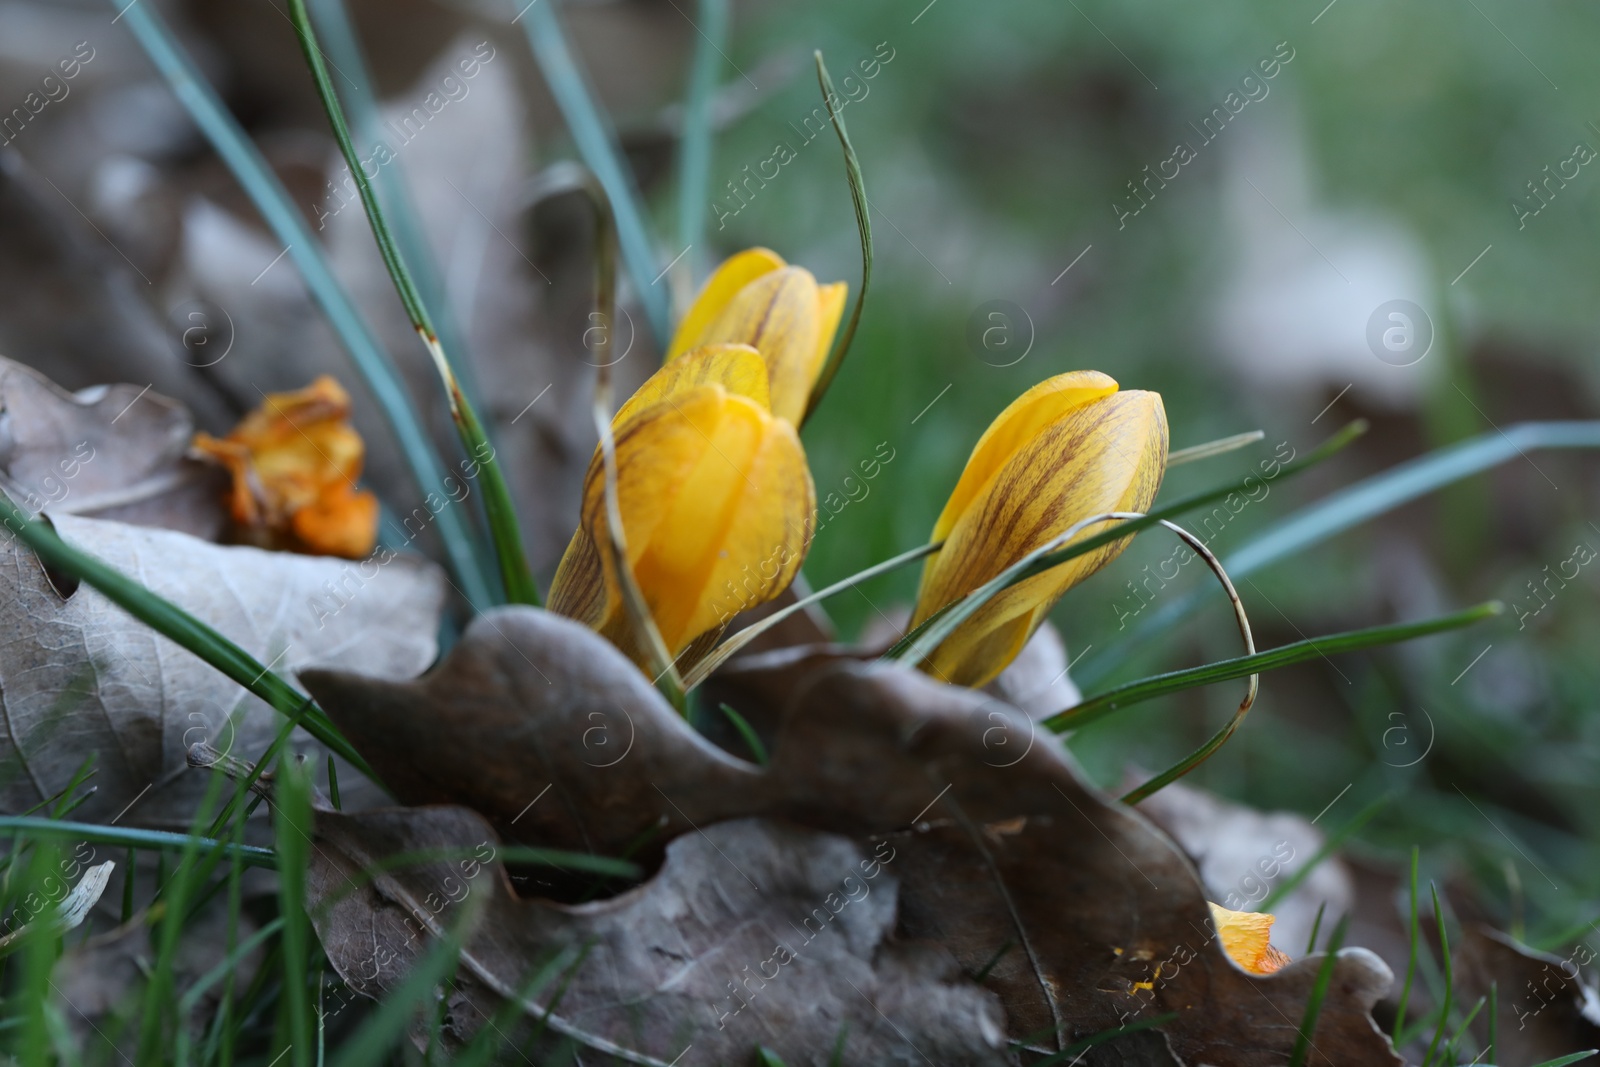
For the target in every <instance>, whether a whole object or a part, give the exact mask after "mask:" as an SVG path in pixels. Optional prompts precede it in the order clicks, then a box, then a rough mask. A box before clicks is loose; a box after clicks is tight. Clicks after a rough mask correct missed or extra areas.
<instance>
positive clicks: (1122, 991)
mask: <svg viewBox="0 0 1600 1067" xmlns="http://www.w3.org/2000/svg"><path fill="white" fill-rule="evenodd" d="M790 651H791V654H790V655H788V656H787V657H784V656H781V655H779V654H769V655H768V656H766V657H756V660H757V661H759V662H758V663H757V664H755V665H752V664H748V663H747V664H743V665H740V666H739V667H738V668H737V669H730V670H728V671H727V672H726V673H727V675H728V682H729V684H728V685H725V686H722V687H720V691H721V692H722V693H732V692H735V691H736V690H737V691H738V692H742V693H743V694H744V695H743V696H742V697H736V699H742V700H748V701H758V700H759V701H762V702H764V703H767V704H768V705H770V706H776V707H779V708H781V710H782V714H781V717H780V720H779V726H778V730H777V734H776V739H775V743H774V745H773V748H772V762H771V764H770V766H768V767H767V768H765V769H762V768H758V767H756V766H754V765H751V764H747V763H744V762H742V761H740V760H737V759H735V758H733V757H731V756H729V755H727V754H726V753H723V752H721V751H720V750H718V749H715V748H714V747H712V746H711V745H710V744H708V743H707V742H706V741H705V740H704V739H702V738H701V737H699V736H698V735H697V734H695V733H694V732H693V731H692V730H691V729H690V728H689V727H688V726H687V724H685V723H684V722H683V720H682V719H681V718H679V717H678V716H677V715H676V714H675V713H674V712H673V711H672V709H671V708H670V707H668V706H667V704H666V703H665V702H664V701H663V700H662V699H661V698H660V697H659V696H658V695H657V694H656V693H655V692H654V690H652V689H651V688H650V686H649V683H648V682H647V681H646V679H644V678H643V677H642V676H641V675H639V674H638V672H637V671H635V670H633V669H632V668H631V667H630V666H629V665H628V663H627V661H626V660H625V659H623V658H622V656H621V655H620V653H618V652H617V651H616V650H615V649H613V648H611V647H610V646H609V645H607V644H606V643H605V642H604V641H602V640H601V639H599V638H598V637H596V636H595V635H594V634H592V633H591V632H589V631H588V630H586V629H584V628H582V627H580V626H578V625H576V624H574V623H572V622H570V621H568V620H565V619H561V618H557V617H555V616H552V615H549V614H548V613H545V612H542V611H538V610H534V609H525V608H511V609H500V610H497V611H493V612H489V613H487V614H485V615H483V616H480V617H479V618H478V619H476V620H475V621H474V622H473V623H472V625H471V626H470V627H469V628H468V630H467V632H466V634H465V636H464V637H463V639H462V641H461V643H460V644H458V645H457V646H456V647H455V648H454V649H453V650H452V651H451V652H450V654H449V655H447V656H446V657H444V659H443V660H441V662H440V664H439V665H438V666H437V667H436V668H435V669H434V670H433V671H431V672H430V673H429V674H427V675H425V676H424V677H422V678H420V679H418V680H416V681H409V682H394V681H384V680H379V679H375V678H363V677H359V676H356V675H352V674H346V673H335V672H330V671H311V672H304V673H303V675H302V677H303V679H304V681H305V683H306V685H307V687H308V688H309V689H311V691H312V692H313V693H314V694H315V695H316V696H317V697H318V699H319V700H320V701H321V702H322V704H323V706H324V707H325V708H326V709H327V710H328V712H329V714H330V715H331V716H332V717H333V718H334V720H335V721H336V722H337V723H338V724H339V726H340V728H341V729H342V730H344V732H345V734H346V736H347V737H349V738H350V740H351V741H352V742H353V743H354V744H355V746H356V747H357V748H358V749H359V750H361V751H362V753H363V754H364V755H365V756H367V758H368V759H370V760H371V761H372V763H373V765H374V767H375V768H376V769H377V770H378V772H379V773H380V774H382V775H383V776H384V778H385V780H386V781H387V782H388V783H389V784H390V785H391V786H392V787H393V788H394V789H395V790H396V793H397V795H398V796H399V797H400V798H401V799H402V800H403V801H405V802H408V803H429V802H438V801H456V802H460V803H465V804H468V805H469V806H471V807H473V808H475V809H476V810H478V811H480V812H481V813H483V814H484V815H486V816H487V817H488V818H489V819H490V820H491V822H494V823H495V824H497V825H498V826H499V827H500V828H501V829H502V830H503V831H504V832H506V833H507V835H508V836H512V837H515V838H516V839H518V840H520V841H523V842H527V843H530V844H547V845H560V846H563V847H570V848H582V849H590V850H593V851H595V852H598V853H602V854H611V855H616V854H620V853H621V852H622V851H623V849H624V848H625V847H626V846H627V844H628V842H630V841H632V840H634V839H635V838H636V837H638V836H639V835H640V834H641V833H644V832H645V831H648V830H652V829H655V830H658V831H659V832H660V833H661V835H662V836H663V837H665V838H667V839H676V838H678V837H680V836H681V835H684V834H690V833H696V832H697V831H703V830H705V829H707V828H709V827H710V826H712V825H714V824H717V823H719V822H722V821H725V820H731V819H740V818H745V817H751V816H756V817H765V818H778V819H784V820H787V821H790V822H793V823H797V824H799V825H802V826H805V827H808V828H810V829H814V830H821V831H825V832H829V833H837V834H842V835H846V836H849V837H851V838H853V839H855V840H857V841H858V842H862V843H863V847H867V846H868V845H869V844H870V845H873V847H875V846H876V843H879V842H882V841H887V842H888V843H889V844H890V846H891V847H892V848H893V849H894V850H895V854H896V859H895V862H894V871H895V873H896V875H897V876H898V877H899V880H900V916H899V927H898V929H899V932H900V933H901V934H902V935H904V936H908V937H911V938H915V939H919V940H928V941H934V942H937V943H939V944H941V945H943V946H944V947H945V948H947V949H948V950H949V951H950V952H952V953H953V954H954V955H955V957H956V959H957V960H958V961H959V962H960V963H961V965H962V967H963V968H964V969H965V970H966V971H967V972H968V973H969V974H976V973H978V972H980V971H981V970H982V969H983V968H985V967H986V966H987V965H990V964H991V963H993V966H992V969H990V970H989V971H988V973H987V976H986V978H985V980H984V985H985V986H986V987H987V988H989V989H990V990H993V991H994V992H996V993H998V994H999V995H1000V998H1001V1002H1002V1003H1003V1004H1004V1005H1005V1008H1006V1012H1007V1016H1008V1030H1009V1033H1010V1035H1011V1037H1012V1038H1013V1039H1027V1040H1029V1041H1030V1042H1032V1043H1034V1047H1038V1048H1047V1049H1052V1050H1054V1049H1056V1048H1058V1047H1060V1046H1064V1045H1065V1044H1067V1043H1069V1042H1070V1041H1072V1040H1075V1039H1081V1038H1083V1037H1085V1036H1088V1035H1091V1034H1095V1033H1099V1032H1102V1031H1105V1030H1107V1029H1111V1028H1114V1027H1116V1026H1118V1025H1122V1024H1126V1023H1128V1022H1131V1021H1135V1020H1139V1019H1148V1018H1152V1017H1154V1016H1156V1015H1160V1014H1163V1013H1166V1012H1169V1011H1170V1012H1176V1013H1177V1018H1176V1019H1175V1020H1174V1021H1173V1022H1171V1023H1170V1024H1167V1025H1166V1026H1165V1027H1164V1028H1163V1029H1164V1032H1165V1033H1166V1035H1167V1037H1168V1039H1169V1040H1170V1042H1171V1044H1172V1047H1173V1049H1174V1051H1175V1052H1176V1054H1177V1055H1178V1056H1179V1057H1181V1058H1183V1059H1184V1060H1187V1061H1190V1062H1196V1063H1209V1064H1214V1065H1216V1067H1258V1065H1259V1067H1268V1065H1271V1067H1278V1065H1281V1064H1282V1063H1283V1061H1284V1060H1285V1058H1286V1057H1287V1055H1288V1053H1289V1050H1290V1049H1291V1047H1292V1046H1293V1044H1294V1041H1295V1036H1296V1028H1297V1026H1298V1024H1299V1022H1300V1019H1301V1017H1302V1013H1303V1010H1304V1006H1305V1003H1306V1000H1307V998H1308V996H1309V993H1310V989H1311V986H1312V984H1313V982H1314V980H1315V977H1316V971H1317V966H1318V961H1317V960H1314V959H1313V960H1304V961H1301V962H1300V963H1298V964H1294V965H1291V966H1289V967H1287V968H1285V969H1284V970H1283V971H1281V972H1279V973H1278V974H1276V975H1273V976H1270V977H1266V978H1256V977H1252V976H1249V975H1247V974H1245V973H1244V972H1243V971H1241V970H1240V969H1239V968H1238V967H1236V966H1235V965H1234V964H1233V963H1232V962H1231V961H1230V960H1228V959H1227V957H1226V955H1225V954H1224V953H1223V951H1222V949H1221V947H1220V946H1219V945H1217V944H1215V943H1213V942H1214V938H1213V937H1212V935H1211V933H1210V928H1209V925H1208V923H1209V918H1210V916H1209V911H1208V908H1207V905H1206V901H1205V896H1204V891H1203V889H1202V887H1201V885H1200V883H1199V881H1198V879H1197V878H1196V876H1195V873H1194V871H1193V869H1192V868H1191V867H1190V865H1189V863H1188V861H1187V860H1186V859H1185V858H1184V857H1183V855H1182V854H1181V853H1180V852H1179V851H1178V849H1177V848H1176V847H1175V846H1174V845H1173V844H1172V843H1171V842H1170V841H1169V840H1168V839H1167V838H1166V837H1165V836H1164V835H1163V834H1161V833H1160V832H1158V831H1156V830H1155V829H1154V828H1153V827H1152V826H1151V825H1150V824H1149V823H1148V822H1147V821H1145V820H1144V819H1143V818H1142V817H1141V816H1140V815H1138V814H1137V813H1136V812H1134V811H1131V810H1129V809H1128V808H1126V807H1124V806H1122V805H1120V804H1117V803H1115V802H1113V801H1111V800H1109V799H1108V798H1106V797H1104V796H1103V795H1101V794H1099V793H1098V792H1096V791H1095V790H1093V789H1092V788H1091V787H1089V786H1088V785H1086V784H1085V783H1084V781H1083V779H1082V778H1081V776H1080V775H1079V773H1078V772H1077V769H1076V767H1075V765H1074V764H1073V763H1072V762H1071V760H1070V758H1069V757H1068V756H1066V755H1065V753H1064V751H1063V750H1062V749H1061V748H1060V746H1059V744H1058V743H1056V742H1055V741H1054V740H1053V739H1051V738H1050V737H1048V736H1046V735H1043V734H1038V735H1036V734H1035V728H1034V726H1033V724H1032V723H1031V722H1030V721H1029V720H1027V719H1026V718H1025V717H1023V716H1021V715H1020V714H1018V713H1017V712H1016V711H1015V710H1014V709H1009V708H1007V707H1006V706H1005V705H1003V704H1001V703H1000V702H999V701H997V700H995V699H993V698H992V697H986V696H984V695H982V694H978V693H973V692H970V691H968V690H963V689H957V688H953V687H948V686H943V685H940V684H939V683H936V682H934V681H931V680H929V679H928V678H926V677H925V676H923V675H920V674H918V673H915V672H911V671H907V670H903V669H900V668H896V667H890V666H887V665H883V664H862V663H859V662H854V661H851V660H848V659H844V660H841V659H840V658H839V657H837V656H830V655H828V654H827V653H826V652H821V651H815V650H804V649H800V650H790ZM733 683H737V685H734V684H733ZM713 699H715V697H713ZM735 706H736V707H738V708H739V709H740V710H741V711H746V710H749V709H750V708H752V707H753V704H749V703H747V704H737V703H736V704H735ZM770 706H769V708H768V710H769V711H770V710H771V708H770ZM419 753H426V754H427V755H426V759H422V758H419V756H418V754H419ZM419 764H426V766H419ZM546 792H548V794H549V795H545V794H546ZM1008 945H1010V946H1011V948H1010V950H1009V951H1002V950H1004V949H1006V947H1007V946H1008ZM997 957H998V960H997ZM1391 978H1392V976H1391V974H1390V972H1389V970H1388V969H1387V968H1386V967H1385V966H1384V965H1383V964H1382V963H1381V962H1380V961H1379V960H1377V959H1376V957H1374V956H1372V955H1371V954H1370V953H1368V952H1366V951H1365V950H1362V949H1347V950H1345V951H1344V952H1343V953H1341V955H1340V958H1339V960H1338V963H1337V965H1336V967H1335V970H1334V979H1333V985H1332V987H1331V990H1330V993H1329V996H1328V998H1327V1000H1326V1001H1325V1002H1324V1004H1323V1008H1322V1015H1321V1020H1320V1022H1319V1025H1318V1029H1317V1035H1316V1043H1315V1049H1314V1051H1313V1052H1312V1055H1311V1058H1310V1060H1309V1062H1310V1063H1312V1064H1329V1063H1333V1064H1348V1063H1361V1064H1364V1065H1365V1064H1372V1065H1379V1064H1398V1063H1399V1062H1400V1061H1399V1060H1398V1058H1397V1057H1395V1055H1394V1053H1393V1052H1392V1050H1391V1049H1390V1048H1389V1044H1388V1041H1387V1039H1386V1038H1385V1037H1383V1036H1382V1035H1381V1034H1380V1033H1379V1032H1378V1030H1377V1029H1376V1027H1375V1026H1374V1025H1373V1023H1372V1021H1371V1017H1370V1014H1369V1013H1370V1009H1371V1007H1372V1005H1373V1004H1374V1003H1375V1002H1376V1001H1377V999H1378V998H1379V997H1380V996H1381V995H1382V994H1383V992H1384V991H1385V989H1386V988H1387V986H1388V985H1389V983H1390V981H1391ZM1055 1034H1059V1035H1061V1037H1060V1039H1059V1042H1058V1040H1057V1038H1056V1037H1055V1036H1053V1035H1055ZM677 1051H678V1050H677V1049H672V1050H670V1051H669V1050H667V1049H661V1048H658V1049H652V1052H653V1053H656V1054H660V1053H662V1052H669V1055H668V1056H667V1058H668V1059H670V1057H671V1055H673V1054H676V1052H677Z"/></svg>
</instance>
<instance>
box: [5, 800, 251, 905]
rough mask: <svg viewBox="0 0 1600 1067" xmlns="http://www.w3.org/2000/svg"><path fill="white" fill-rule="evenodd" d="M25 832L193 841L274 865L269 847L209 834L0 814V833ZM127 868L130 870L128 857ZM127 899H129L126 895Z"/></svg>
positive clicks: (175, 847) (173, 848) (154, 842)
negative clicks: (196, 834)
mask: <svg viewBox="0 0 1600 1067" xmlns="http://www.w3.org/2000/svg"><path fill="white" fill-rule="evenodd" d="M7 832H9V833H27V834H30V835H32V836H34V837H48V838H63V839H65V840H68V841H88V842H90V843H91V844H96V845H115V846H126V847H127V848H129V849H153V850H156V851H160V852H181V851H183V850H184V849H185V848H188V847H189V846H190V845H191V844H193V846H194V848H196V849H198V850H199V851H200V852H204V853H212V852H220V853H222V854H224V855H225V856H238V857H239V859H240V861H241V862H243V863H244V864H245V866H247V867H267V868H272V867H276V866H277V865H278V861H277V857H276V856H274V855H273V854H272V850H271V849H269V848H258V847H256V846H255V845H237V844H234V843H233V842H230V841H218V840H215V839H214V838H209V837H195V836H192V835H190V834H180V833H174V832H172V831H170V830H141V829H138V828H137V827H133V826H99V825H96V824H95V823H87V822H57V821H56V820H54V819H41V818H37V817H34V816H26V815H0V834H3V833H7ZM128 869H129V870H130V871H131V870H132V869H133V862H132V860H131V859H130V860H129V862H128ZM130 902H131V898H130Z"/></svg>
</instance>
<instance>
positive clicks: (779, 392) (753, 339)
mask: <svg viewBox="0 0 1600 1067" xmlns="http://www.w3.org/2000/svg"><path fill="white" fill-rule="evenodd" d="M821 310H822V303H821V297H820V294H819V293H818V291H817V280H816V279H815V278H813V277H812V276H811V272H810V271H808V270H806V269H805V268H804V267H783V268H780V269H778V270H775V271H772V272H770V273H768V274H763V275H762V276H761V277H759V278H757V279H756V280H755V281H753V282H751V283H750V284H748V285H746V286H745V287H744V288H743V289H741V290H739V292H738V293H736V294H735V295H734V297H733V299H732V300H730V301H728V304H727V306H726V307H724V308H723V309H722V312H721V313H720V314H719V315H717V317H716V318H715V319H713V320H712V321H711V323H710V325H708V326H707V327H706V329H705V332H704V333H703V334H702V335H701V338H700V340H699V341H698V342H697V343H699V344H714V343H717V342H723V343H729V344H746V345H753V346H755V348H756V350H757V351H759V352H760V353H761V358H762V359H764V360H766V361H767V376H768V378H769V380H770V381H771V383H772V413H773V414H774V415H776V416H778V417H779V418H780V419H788V420H789V421H790V422H793V423H797V424H798V423H799V421H800V417H801V416H802V415H804V414H805V410H806V402H807V401H808V400H809V399H810V397H811V383H812V382H814V381H815V380H816V376H817V371H818V370H819V369H821V364H820V363H818V361H817V352H818V338H819V336H820V334H821V331H822V322H821Z"/></svg>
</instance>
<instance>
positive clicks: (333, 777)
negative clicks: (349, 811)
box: [328, 756, 344, 811]
mask: <svg viewBox="0 0 1600 1067" xmlns="http://www.w3.org/2000/svg"><path fill="white" fill-rule="evenodd" d="M328 799H329V800H331V801H332V802H333V810H334V811H342V810H344V805H343V804H342V803H340V801H339V768H338V767H336V766H334V763H333V757H332V756H329V757H328Z"/></svg>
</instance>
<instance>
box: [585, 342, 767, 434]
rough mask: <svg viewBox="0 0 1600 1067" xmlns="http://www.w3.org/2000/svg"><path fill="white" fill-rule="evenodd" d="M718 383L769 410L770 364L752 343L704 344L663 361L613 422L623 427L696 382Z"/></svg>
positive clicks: (615, 425)
mask: <svg viewBox="0 0 1600 1067" xmlns="http://www.w3.org/2000/svg"><path fill="white" fill-rule="evenodd" d="M713 383H715V384H717V385H720V386H722V387H723V388H724V389H726V390H727V391H728V392H730V393H733V394H736V395H738V396H747V397H749V398H750V399H751V400H754V401H755V402H756V403H758V404H760V405H761V406H762V407H764V408H768V409H769V410H770V409H771V407H772V390H771V387H770V386H769V385H768V382H767V365H766V363H765V361H763V360H762V358H761V353H759V352H757V351H756V350H755V349H754V348H751V347H750V346H749V345H728V344H716V345H701V346H700V347H698V348H694V349H690V350H689V351H688V352H685V353H684V354H683V356H682V357H681V358H679V359H674V360H672V361H671V362H669V363H664V364H662V366H661V369H660V370H658V371H656V372H655V373H654V374H652V375H651V376H650V377H649V378H648V379H647V380H646V381H645V383H644V384H643V385H641V386H640V387H639V389H638V391H637V392H635V393H634V394H633V396H631V397H629V398H628V402H627V403H625V404H623V405H622V407H621V408H619V409H618V410H617V414H616V416H615V417H614V418H612V420H611V425H612V426H614V427H620V426H621V425H622V424H623V423H625V422H627V421H628V420H629V419H630V418H632V417H633V416H634V415H636V414H638V413H639V412H640V411H642V410H644V409H645V408H647V407H649V406H650V405H651V404H656V403H659V402H661V401H662V400H664V399H666V398H667V397H668V396H671V395H672V394H674V393H681V392H683V391H685V390H688V389H692V388H694V387H695V386H697V385H711V384H713Z"/></svg>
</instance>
